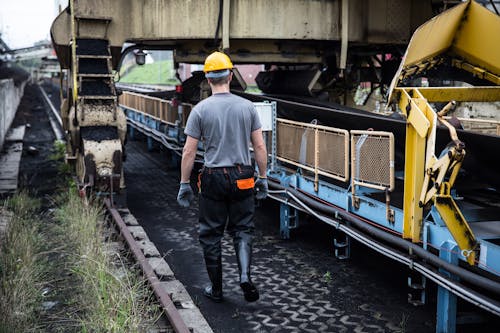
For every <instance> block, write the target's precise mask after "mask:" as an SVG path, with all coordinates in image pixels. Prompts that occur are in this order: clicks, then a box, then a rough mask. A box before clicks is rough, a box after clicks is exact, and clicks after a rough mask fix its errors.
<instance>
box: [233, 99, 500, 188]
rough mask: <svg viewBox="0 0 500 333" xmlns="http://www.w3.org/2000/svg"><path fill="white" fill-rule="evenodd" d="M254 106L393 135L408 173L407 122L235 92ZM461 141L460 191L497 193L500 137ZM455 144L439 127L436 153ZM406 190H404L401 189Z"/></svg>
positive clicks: (464, 135)
mask: <svg viewBox="0 0 500 333" xmlns="http://www.w3.org/2000/svg"><path fill="white" fill-rule="evenodd" d="M234 93H236V94H238V95H240V96H242V97H245V98H247V99H249V100H251V101H252V102H261V101H276V102H278V103H277V104H278V105H277V107H278V116H279V117H282V118H286V119H293V120H297V121H302V122H310V121H311V120H313V119H317V120H318V121H319V123H320V124H322V125H326V126H332V127H336V128H342V129H347V130H352V129H356V130H366V129H368V128H372V129H373V130H374V131H387V132H392V133H393V134H394V137H395V153H396V163H395V169H396V171H402V170H403V169H404V149H405V127H406V122H405V120H403V119H395V118H392V117H390V116H383V115H377V114H373V113H371V112H367V111H363V110H358V109H353V108H349V107H345V106H343V105H339V104H335V103H328V102H321V101H317V100H314V99H312V98H298V97H295V96H281V95H280V96H272V95H254V94H246V93H242V92H237V91H234ZM457 133H458V137H459V139H460V140H461V141H463V142H464V143H465V150H466V154H467V155H466V156H465V161H464V164H463V165H462V171H461V172H460V174H459V178H458V179H457V182H456V185H455V187H456V189H457V190H461V189H470V187H471V186H472V187H473V188H481V189H493V190H494V191H495V192H497V193H498V191H499V190H500V167H499V165H500V155H499V154H498V153H496V152H498V151H500V137H499V136H494V135H486V134H480V133H474V132H470V131H465V130H457ZM450 141H451V139H450V135H449V132H448V130H447V129H446V128H443V127H439V128H438V131H437V138H436V153H437V154H439V152H441V151H442V150H443V149H444V148H445V147H446V145H447V144H448V143H449V142H450ZM400 190H402V189H400Z"/></svg>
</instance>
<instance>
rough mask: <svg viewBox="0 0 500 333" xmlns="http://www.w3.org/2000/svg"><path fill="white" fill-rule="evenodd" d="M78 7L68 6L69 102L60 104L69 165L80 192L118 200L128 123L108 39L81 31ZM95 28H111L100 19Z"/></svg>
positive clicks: (97, 20)
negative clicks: (89, 190) (104, 194)
mask: <svg viewBox="0 0 500 333" xmlns="http://www.w3.org/2000/svg"><path fill="white" fill-rule="evenodd" d="M74 5H75V3H74V1H70V14H71V15H70V17H71V20H70V23H71V29H69V30H70V31H71V34H69V37H71V38H70V41H69V42H68V46H67V47H68V50H69V48H70V50H71V52H70V59H71V62H70V63H69V69H70V70H69V72H68V75H67V78H68V84H67V87H68V91H67V94H66V95H67V97H68V98H67V99H64V100H63V101H62V103H61V104H62V105H61V115H62V119H63V127H64V130H65V131H67V152H68V154H67V159H68V160H69V161H72V162H73V164H74V165H75V168H76V175H77V178H78V181H79V185H80V187H82V188H87V187H90V188H92V187H95V189H96V190H98V191H105V192H107V193H111V194H113V193H114V194H116V193H119V192H120V190H122V189H124V187H125V183H124V179H123V168H122V160H123V145H124V143H125V136H126V126H127V125H126V118H125V115H124V113H123V110H122V109H120V108H119V107H118V105H117V94H116V91H115V86H114V82H113V73H112V69H111V54H110V48H109V42H108V40H107V39H106V34H102V35H100V36H99V35H97V36H96V35H88V34H85V33H84V32H83V31H80V23H81V20H78V19H77V18H76V17H75V15H74V11H75V8H74V7H75V6H74ZM92 22H93V24H94V25H97V26H99V25H107V24H108V23H109V22H108V20H106V19H99V18H93V19H92Z"/></svg>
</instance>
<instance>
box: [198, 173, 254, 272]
mask: <svg viewBox="0 0 500 333" xmlns="http://www.w3.org/2000/svg"><path fill="white" fill-rule="evenodd" d="M253 174H254V169H253V167H251V166H237V167H229V168H211V169H209V168H204V169H203V170H202V172H201V174H200V175H199V184H198V186H199V188H200V195H199V204H200V207H199V221H200V225H199V240H200V244H201V247H202V249H203V253H204V256H205V261H206V262H207V263H208V262H215V261H217V260H218V259H219V258H220V256H221V239H222V236H223V234H224V230H225V228H226V224H227V231H228V232H229V234H230V235H231V237H232V238H233V242H234V245H235V248H237V245H238V244H239V243H240V242H241V241H244V242H247V243H248V244H249V245H251V244H252V240H253V232H254V211H255V204H254V195H253Z"/></svg>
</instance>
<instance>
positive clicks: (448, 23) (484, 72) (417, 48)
mask: <svg viewBox="0 0 500 333" xmlns="http://www.w3.org/2000/svg"><path fill="white" fill-rule="evenodd" d="M498 36H500V17H499V16H498V15H495V14H494V13H493V12H491V11H490V10H488V9H486V8H484V7H483V6H481V5H480V4H478V3H476V2H474V1H471V0H469V1H467V2H464V3H461V4H459V5H456V6H454V7H452V8H451V9H449V10H447V11H445V12H443V13H441V14H440V15H438V16H436V17H434V18H432V19H431V20H429V21H427V22H426V23H424V24H423V25H421V26H420V27H419V28H418V29H417V30H416V31H415V33H414V34H413V37H412V38H411V40H410V43H409V45H408V48H407V50H406V54H405V57H404V59H403V61H402V62H401V65H400V67H399V70H398V72H397V73H396V75H395V76H394V79H393V81H392V83H391V86H390V89H389V100H390V101H392V100H393V97H394V95H395V88H396V87H397V86H398V84H399V82H400V81H401V80H403V79H404V78H407V77H410V76H412V75H414V74H417V73H419V72H423V71H425V70H427V69H429V68H431V67H433V66H435V65H436V64H439V63H441V62H443V61H444V59H452V64H453V65H454V66H455V67H460V68H462V69H464V70H467V71H469V72H471V73H473V74H474V75H475V76H477V77H481V78H483V79H485V80H488V81H490V82H493V83H494V84H497V85H500V79H499V78H500V43H498Z"/></svg>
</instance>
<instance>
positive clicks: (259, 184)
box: [255, 176, 268, 200]
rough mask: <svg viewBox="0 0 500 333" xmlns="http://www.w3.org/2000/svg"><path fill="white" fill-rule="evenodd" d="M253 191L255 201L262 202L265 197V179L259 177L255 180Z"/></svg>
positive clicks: (266, 190)
mask: <svg viewBox="0 0 500 333" xmlns="http://www.w3.org/2000/svg"><path fill="white" fill-rule="evenodd" d="M255 191H256V192H257V194H256V195H255V198H256V199H257V200H264V199H265V198H266V197H267V192H268V186H267V178H262V177H260V176H259V178H257V181H256V182H255Z"/></svg>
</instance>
